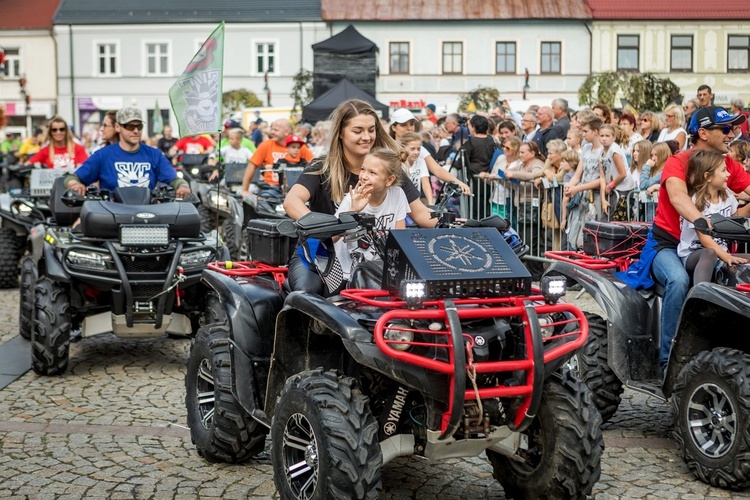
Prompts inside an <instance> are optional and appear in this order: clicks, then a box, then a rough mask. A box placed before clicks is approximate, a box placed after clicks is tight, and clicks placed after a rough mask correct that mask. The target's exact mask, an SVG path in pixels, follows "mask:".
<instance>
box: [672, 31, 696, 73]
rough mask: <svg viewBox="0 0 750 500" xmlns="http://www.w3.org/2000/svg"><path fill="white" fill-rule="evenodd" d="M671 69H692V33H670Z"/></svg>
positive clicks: (684, 70)
mask: <svg viewBox="0 0 750 500" xmlns="http://www.w3.org/2000/svg"><path fill="white" fill-rule="evenodd" d="M671 55H672V57H671V59H672V71H674V72H677V71H679V72H683V73H689V72H691V71H693V35H672V54H671Z"/></svg>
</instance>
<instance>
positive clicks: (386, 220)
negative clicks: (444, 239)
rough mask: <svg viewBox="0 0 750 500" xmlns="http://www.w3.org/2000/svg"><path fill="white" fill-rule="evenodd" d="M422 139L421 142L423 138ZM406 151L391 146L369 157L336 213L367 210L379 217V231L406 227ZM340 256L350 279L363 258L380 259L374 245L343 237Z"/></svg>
mask: <svg viewBox="0 0 750 500" xmlns="http://www.w3.org/2000/svg"><path fill="white" fill-rule="evenodd" d="M420 142H421V141H420ZM406 159H407V153H406V151H403V150H402V151H401V152H400V153H396V152H394V151H392V150H390V149H387V148H375V149H373V150H372V151H370V152H369V153H368V154H367V156H365V159H364V161H363V162H362V169H361V171H360V174H359V182H357V185H356V186H354V187H353V188H352V187H350V188H349V193H347V194H346V195H345V196H344V199H343V200H341V205H339V209H338V210H337V211H336V215H337V216H338V215H339V214H342V213H344V212H363V213H366V214H372V215H374V216H375V219H376V221H377V222H376V223H377V225H376V227H377V230H378V231H385V230H387V229H404V228H405V227H406V222H405V219H406V214H407V213H409V212H410V210H409V203H408V201H407V200H406V196H405V195H404V192H403V190H402V189H400V188H399V187H398V181H399V176H400V175H401V172H402V167H401V165H402V164H403V163H404V162H405V161H406ZM334 248H335V249H336V258H337V259H338V260H339V262H340V263H341V269H342V271H343V274H344V279H345V280H348V279H349V274H350V273H351V269H352V265H353V264H356V263H357V262H361V261H363V260H376V259H377V257H378V255H377V254H376V253H375V251H374V249H373V248H369V249H362V248H359V247H358V245H357V242H356V241H349V242H346V241H344V239H343V238H340V239H339V240H338V241H336V242H335V243H334Z"/></svg>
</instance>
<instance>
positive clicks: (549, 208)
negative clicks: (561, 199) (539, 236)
mask: <svg viewBox="0 0 750 500" xmlns="http://www.w3.org/2000/svg"><path fill="white" fill-rule="evenodd" d="M542 226H543V227H546V228H547V229H559V228H560V222H559V221H558V220H557V216H556V215H555V204H554V203H552V202H551V201H545V202H544V203H543V204H542Z"/></svg>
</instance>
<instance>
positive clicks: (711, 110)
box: [688, 106, 745, 135]
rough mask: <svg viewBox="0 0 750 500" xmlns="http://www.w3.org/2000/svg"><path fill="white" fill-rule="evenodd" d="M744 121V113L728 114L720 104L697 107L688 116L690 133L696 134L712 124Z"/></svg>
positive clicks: (730, 123)
mask: <svg viewBox="0 0 750 500" xmlns="http://www.w3.org/2000/svg"><path fill="white" fill-rule="evenodd" d="M744 122H745V115H743V114H738V115H730V114H729V113H727V110H725V109H724V108H722V107H720V106H707V107H705V108H699V109H698V110H697V111H695V112H694V113H693V115H692V116H691V117H690V127H688V132H690V135H693V134H697V133H698V130H700V129H702V128H709V127H712V126H714V125H739V124H741V123H744Z"/></svg>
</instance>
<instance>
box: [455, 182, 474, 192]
mask: <svg viewBox="0 0 750 500" xmlns="http://www.w3.org/2000/svg"><path fill="white" fill-rule="evenodd" d="M456 183H457V184H458V185H459V186H460V187H461V193H462V194H465V195H466V196H471V188H470V187H469V185H468V184H466V183H465V182H461V181H459V180H458V179H456Z"/></svg>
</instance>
